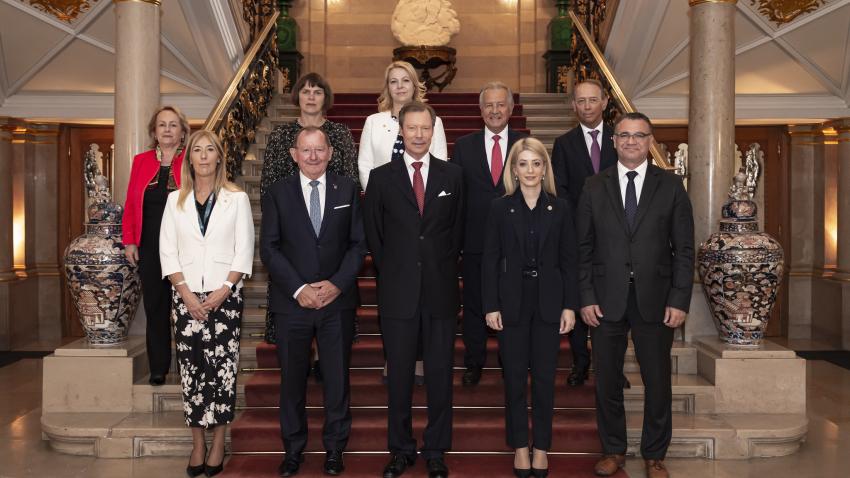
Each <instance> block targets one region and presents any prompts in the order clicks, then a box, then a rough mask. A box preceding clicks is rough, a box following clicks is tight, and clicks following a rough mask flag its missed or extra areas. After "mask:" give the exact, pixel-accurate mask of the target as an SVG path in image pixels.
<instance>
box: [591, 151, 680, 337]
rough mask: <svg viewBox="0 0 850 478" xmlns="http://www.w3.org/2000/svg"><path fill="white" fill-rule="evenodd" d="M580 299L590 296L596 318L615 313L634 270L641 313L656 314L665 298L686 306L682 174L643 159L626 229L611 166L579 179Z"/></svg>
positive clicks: (660, 314) (613, 317)
mask: <svg viewBox="0 0 850 478" xmlns="http://www.w3.org/2000/svg"><path fill="white" fill-rule="evenodd" d="M576 222H577V225H578V227H577V230H578V244H579V286H580V290H581V305H582V306H587V305H592V304H598V305H599V306H600V307H601V308H602V314H603V315H604V316H603V317H602V320H610V321H617V320H620V319H621V318H622V317H623V314H624V313H625V310H626V302H627V300H628V295H629V272H630V271H634V287H635V292H636V294H637V304H638V308H639V309H640V313H641V316H642V317H643V320H645V321H648V322H660V321H662V320H663V319H664V308H665V306H671V307H675V308H677V309H680V310H684V311H686V312H687V311H688V308H689V306H690V303H691V291H692V289H693V279H694V219H693V213H692V211H691V201H690V199H688V194H687V193H686V192H685V188H684V187H683V186H682V180H681V179H680V178H679V177H678V176H676V175H674V174H672V173H669V172H667V171H664V170H662V169H661V168H658V167H656V166H653V165H651V164H650V165H649V167H648V168H647V171H646V177H645V178H644V183H643V189H642V190H641V195H640V198H639V199H638V210H637V216H636V217H635V225H634V231H633V232H629V230H628V226H627V225H626V218H625V212H624V210H623V199H622V195H621V193H620V185H619V182H618V178H617V167H616V165H615V166H614V167H611V168H608V169H606V170H605V171H602V172H601V173H599V174H598V175H596V176H593V177H591V178H589V179H588V180H587V184H586V185H585V187H584V191H583V192H582V195H581V202H580V203H579V207H578V217H577V220H576Z"/></svg>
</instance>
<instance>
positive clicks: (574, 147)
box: [552, 124, 617, 211]
mask: <svg viewBox="0 0 850 478" xmlns="http://www.w3.org/2000/svg"><path fill="white" fill-rule="evenodd" d="M599 141H600V144H599V147H600V148H601V150H602V160H601V161H600V163H599V171H600V172H601V171H605V170H606V169H608V168H610V167H611V166H614V165H615V164H617V151H616V150H615V149H614V128H612V127H611V126H610V125H607V124H603V125H602V137H601V138H599ZM552 170H553V171H554V173H555V185H556V187H557V189H558V197H562V198H568V199H569V200H570V203H571V205H572V207H573V211H575V208H576V207H577V206H578V203H579V198H580V196H581V190H582V188H583V187H584V181H585V180H586V179H587V178H589V177H590V176H593V175H594V174H595V173H594V172H593V163H591V162H590V153H589V152H588V151H587V143H586V142H585V140H584V132H583V131H582V129H581V125H578V126H576V127H575V128H573V129H571V130H569V131H567V132H566V133H564V134H562V135H561V136H558V138H557V139H555V145H554V146H553V147H552Z"/></svg>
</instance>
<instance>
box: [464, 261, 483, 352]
mask: <svg viewBox="0 0 850 478" xmlns="http://www.w3.org/2000/svg"><path fill="white" fill-rule="evenodd" d="M463 346H464V348H465V352H464V354H463V365H464V366H465V367H466V368H470V367H484V363H485V361H486V360H487V322H485V321H484V313H483V311H482V310H481V254H464V255H463Z"/></svg>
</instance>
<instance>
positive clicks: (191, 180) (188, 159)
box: [177, 129, 241, 210]
mask: <svg viewBox="0 0 850 478" xmlns="http://www.w3.org/2000/svg"><path fill="white" fill-rule="evenodd" d="M201 139H207V140H208V141H209V142H210V143H211V144H212V145H213V148H215V151H216V152H217V153H218V162H217V163H216V165H215V180H214V182H213V193H214V194H216V195H218V192H219V191H221V188H225V189H227V190H228V191H241V189H239V186H237V185H235V184H233V183H231V182H230V181H228V180H227V158H226V157H225V156H224V148H223V147H222V146H221V141H219V139H218V136H217V135H216V134H215V133H213V132H212V131H209V130H206V129H202V130H200V131H195V132H194V133H192V136H189V141H188V142H187V145H186V154H185V155H184V156H183V166H182V167H181V168H180V194H179V195H178V196H177V207H178V208H180V209H181V210H182V209H183V204H184V203H185V202H186V197H188V196H189V193H190V192H192V191H194V189H195V171H194V169H193V168H192V148H194V147H195V145H196V144H197V143H198V141H200V140H201Z"/></svg>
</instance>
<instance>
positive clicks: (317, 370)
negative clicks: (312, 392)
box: [310, 360, 322, 383]
mask: <svg viewBox="0 0 850 478" xmlns="http://www.w3.org/2000/svg"><path fill="white" fill-rule="evenodd" d="M310 373H311V374H313V378H314V379H316V382H317V383H322V367H320V366H319V361H318V360H316V361H315V362H313V368H312V369H311V370H310Z"/></svg>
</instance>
